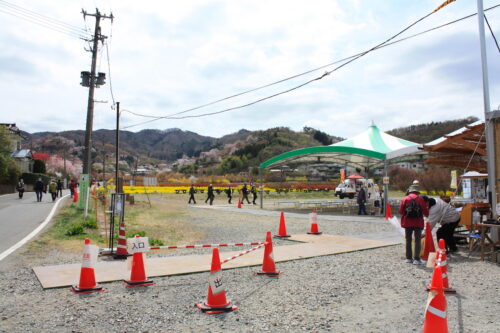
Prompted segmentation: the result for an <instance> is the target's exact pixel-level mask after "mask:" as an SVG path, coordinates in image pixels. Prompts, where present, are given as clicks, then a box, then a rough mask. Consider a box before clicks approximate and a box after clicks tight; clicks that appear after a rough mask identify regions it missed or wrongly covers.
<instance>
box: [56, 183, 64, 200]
mask: <svg viewBox="0 0 500 333" xmlns="http://www.w3.org/2000/svg"><path fill="white" fill-rule="evenodd" d="M62 190H63V182H62V180H60V179H58V180H57V196H58V197H62Z"/></svg>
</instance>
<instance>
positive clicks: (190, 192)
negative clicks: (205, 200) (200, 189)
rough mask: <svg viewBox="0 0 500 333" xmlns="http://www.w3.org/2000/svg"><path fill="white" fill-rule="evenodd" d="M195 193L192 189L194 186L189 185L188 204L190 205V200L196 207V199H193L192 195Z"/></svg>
mask: <svg viewBox="0 0 500 333" xmlns="http://www.w3.org/2000/svg"><path fill="white" fill-rule="evenodd" d="M195 193H196V190H195V189H194V186H193V185H191V187H190V188H189V201H188V204H190V203H191V200H193V203H194V204H195V205H196V199H195V198H194V194H195Z"/></svg>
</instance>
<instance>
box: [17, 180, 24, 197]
mask: <svg viewBox="0 0 500 333" xmlns="http://www.w3.org/2000/svg"><path fill="white" fill-rule="evenodd" d="M16 190H17V192H19V199H22V198H23V194H24V181H23V179H22V178H21V179H19V182H18V183H17V186H16Z"/></svg>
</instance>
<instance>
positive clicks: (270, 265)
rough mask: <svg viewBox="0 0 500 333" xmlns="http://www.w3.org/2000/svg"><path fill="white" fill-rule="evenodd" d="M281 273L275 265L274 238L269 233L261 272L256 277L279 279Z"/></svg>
mask: <svg viewBox="0 0 500 333" xmlns="http://www.w3.org/2000/svg"><path fill="white" fill-rule="evenodd" d="M281 273H282V272H281V271H277V270H276V264H275V263H274V255H273V238H272V237H271V232H270V231H268V232H267V235H266V245H265V247H264V259H263V261H262V268H261V270H260V271H258V272H256V273H255V275H265V276H269V277H278V276H280V275H281Z"/></svg>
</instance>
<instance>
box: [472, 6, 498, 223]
mask: <svg viewBox="0 0 500 333" xmlns="http://www.w3.org/2000/svg"><path fill="white" fill-rule="evenodd" d="M477 19H478V23H479V42H480V47H481V65H482V72H483V104H484V118H485V119H484V126H485V131H486V153H487V156H488V161H487V163H488V164H487V167H488V200H489V202H490V205H491V218H492V219H493V220H496V219H497V191H496V185H497V184H496V181H497V175H496V170H495V169H496V168H495V162H496V158H495V122H496V118H498V117H499V115H498V113H495V112H491V108H490V91H489V83H488V63H487V60H486V41H485V38H484V9H483V0H477Z"/></svg>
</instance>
